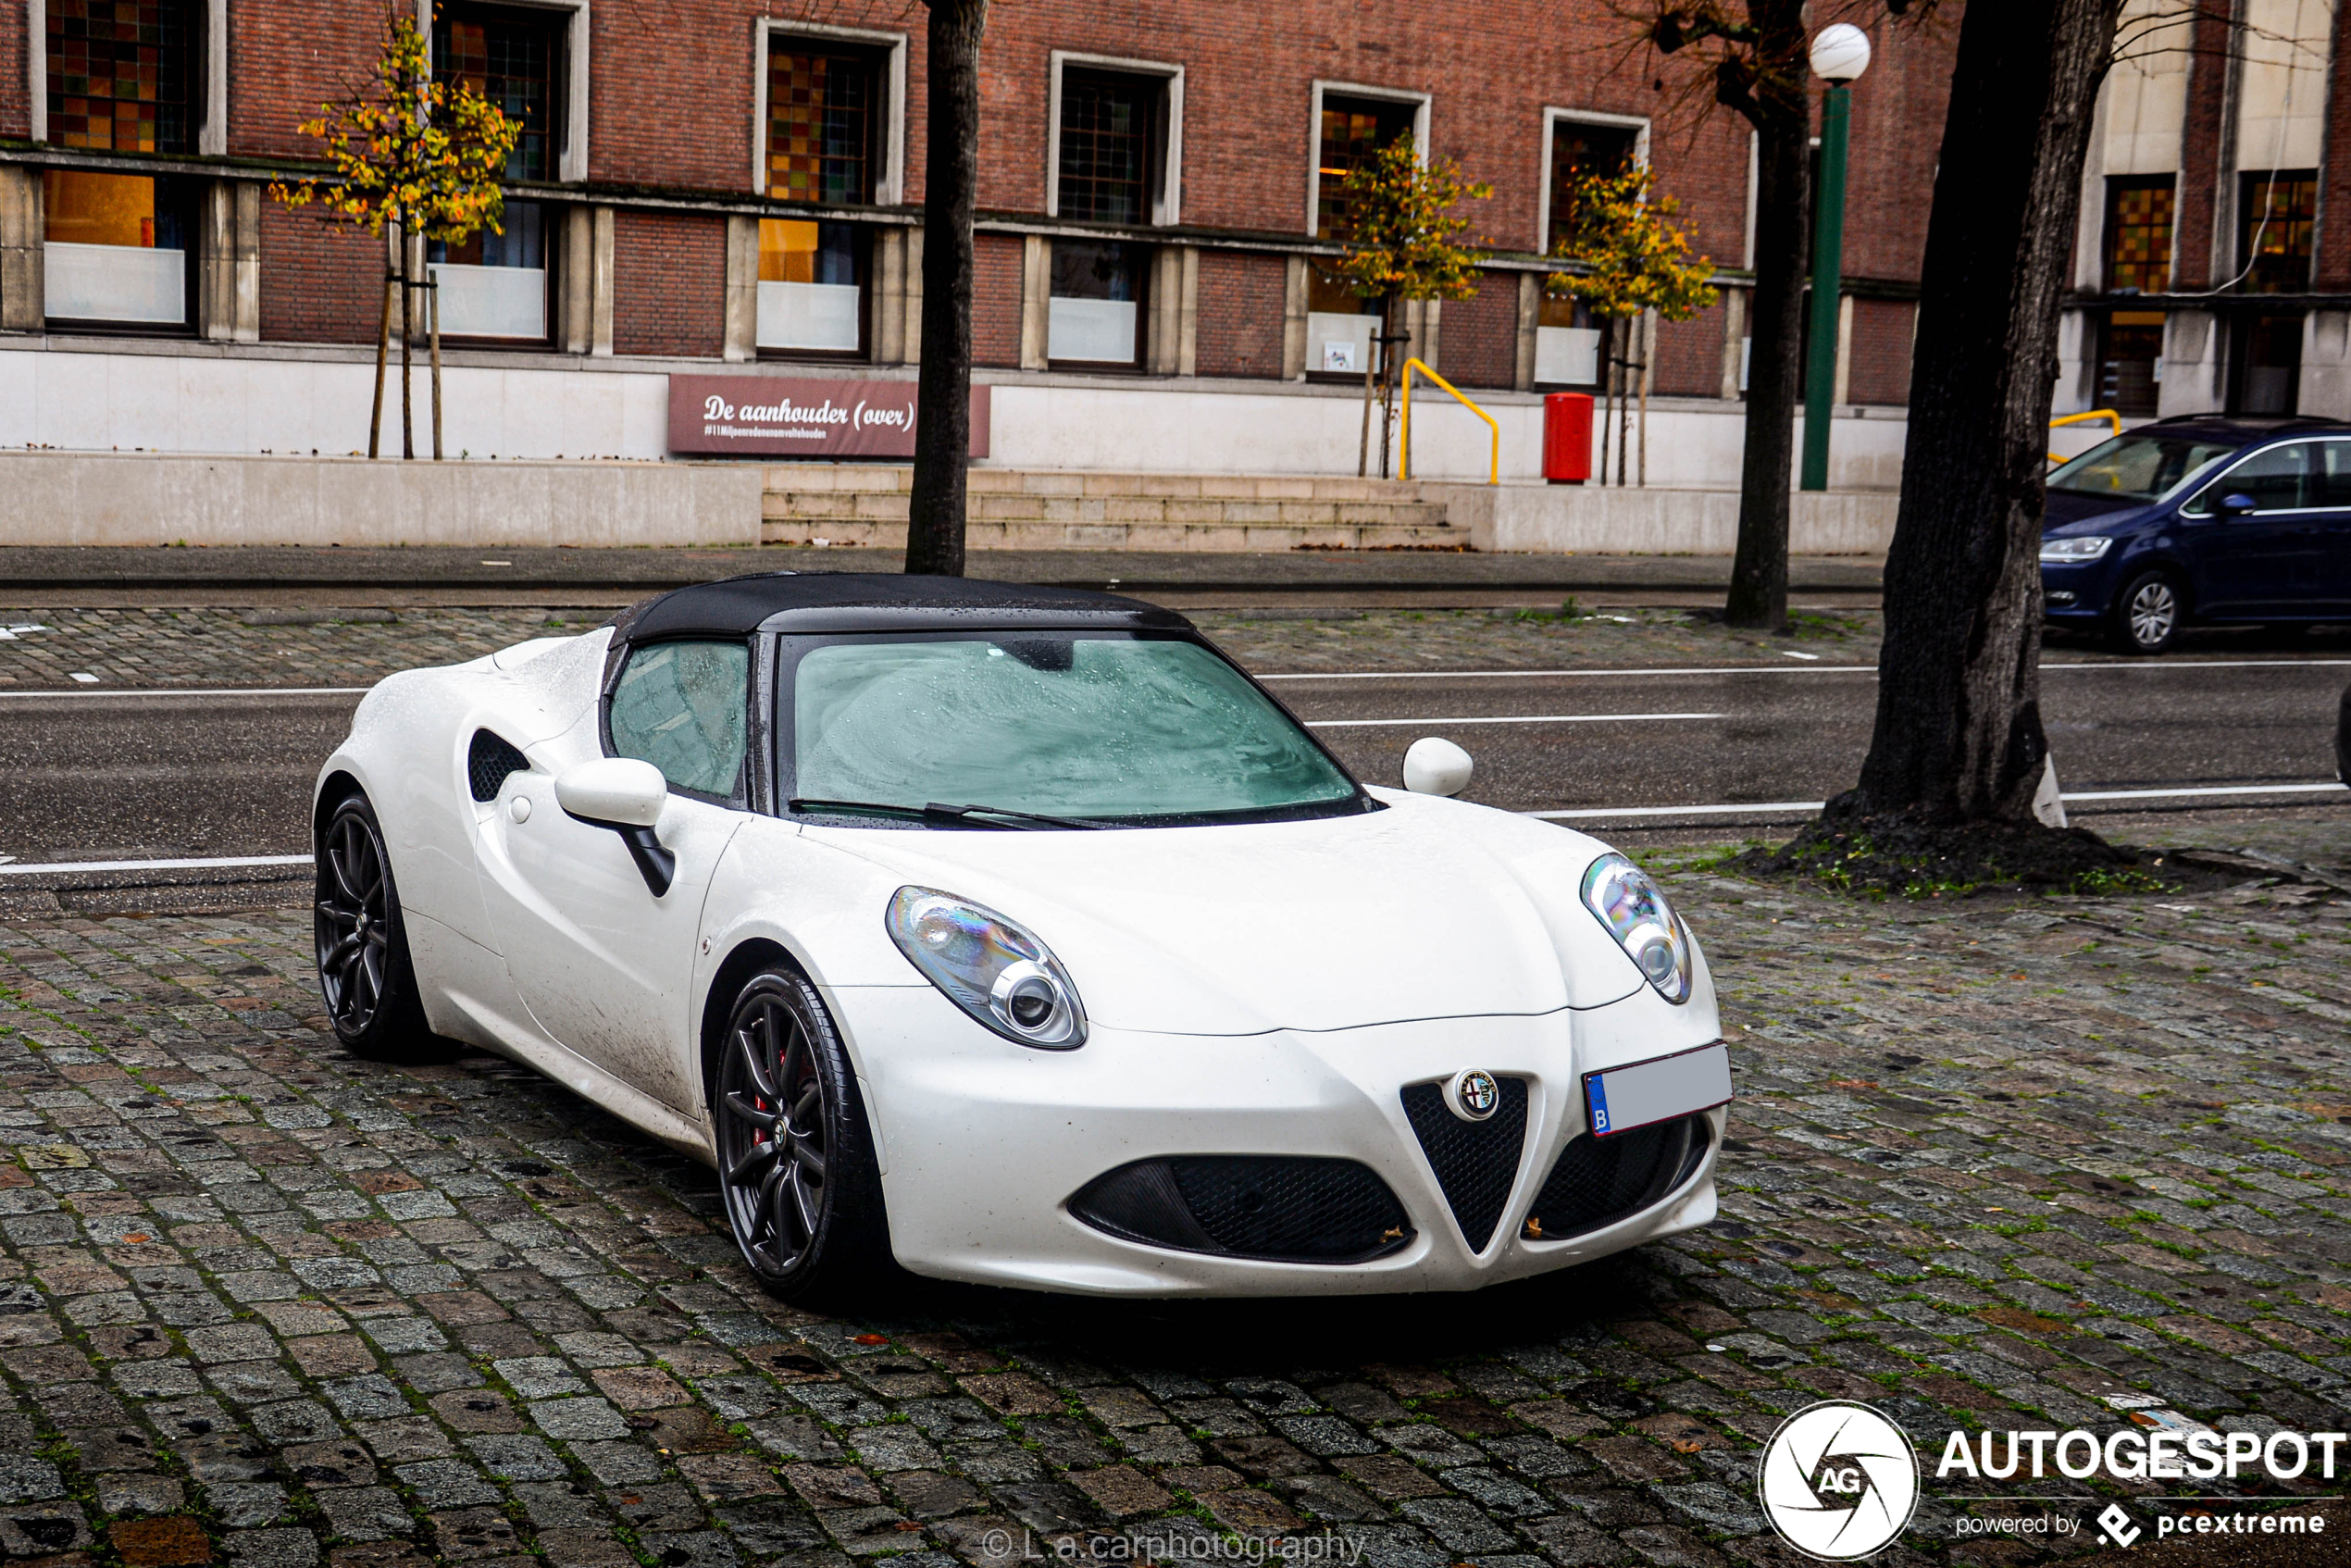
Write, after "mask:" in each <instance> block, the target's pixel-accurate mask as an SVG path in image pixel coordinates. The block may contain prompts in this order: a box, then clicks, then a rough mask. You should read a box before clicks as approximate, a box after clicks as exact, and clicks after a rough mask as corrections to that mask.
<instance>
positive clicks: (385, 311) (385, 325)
mask: <svg viewBox="0 0 2351 1568" xmlns="http://www.w3.org/2000/svg"><path fill="white" fill-rule="evenodd" d="M391 351H392V263H391V262H389V261H387V262H385V263H384V298H383V308H382V309H381V310H380V311H379V312H377V316H376V405H375V407H374V408H372V409H370V410H369V411H368V414H367V455H368V456H369V457H373V456H375V455H376V453H377V451H378V449H379V447H380V446H381V445H382V442H383V431H384V359H385V357H386V355H389V354H390V353H391Z"/></svg>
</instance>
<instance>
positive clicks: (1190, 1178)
mask: <svg viewBox="0 0 2351 1568" xmlns="http://www.w3.org/2000/svg"><path fill="white" fill-rule="evenodd" d="M1069 1212H1070V1213H1073V1214H1076V1216H1077V1217H1078V1218H1079V1219H1081V1220H1083V1221H1085V1222H1086V1223H1087V1224H1088V1225H1089V1226H1093V1227H1094V1228H1095V1229H1096V1230H1100V1231H1106V1232H1108V1233H1109V1234H1110V1235H1112V1236H1115V1237H1119V1238H1122V1239H1124V1240H1127V1241H1140V1242H1142V1243H1143V1244H1144V1245H1146V1246H1150V1247H1167V1248H1172V1249H1174V1250H1175V1251H1179V1252H1210V1253H1215V1254H1218V1255H1220V1256H1224V1257H1232V1258H1255V1259H1261V1260H1263V1261H1265V1262H1269V1263H1368V1262H1370V1261H1371V1260H1372V1259H1374V1258H1377V1257H1383V1256H1385V1255H1386V1254H1387V1253H1389V1252H1393V1251H1396V1250H1397V1249H1399V1248H1400V1247H1402V1246H1403V1245H1404V1244H1405V1243H1406V1242H1408V1241H1410V1240H1411V1239H1412V1224H1411V1222H1410V1221H1409V1220H1407V1219H1406V1217H1405V1214H1404V1206H1403V1205H1402V1204H1401V1203H1399V1202H1398V1201H1396V1194H1395V1193H1393V1192H1391V1191H1389V1190H1388V1187H1387V1183H1386V1182H1384V1181H1382V1180H1380V1178H1379V1176H1377V1174H1375V1172H1374V1171H1373V1170H1372V1169H1371V1167H1370V1166H1368V1165H1362V1164H1357V1163H1356V1162H1354V1161H1352V1160H1320V1159H1303V1158H1286V1157H1279V1156H1274V1155H1259V1154H1176V1155H1170V1156H1168V1157H1167V1158H1165V1159H1159V1160H1138V1161H1137V1162H1136V1163H1135V1164H1131V1165H1121V1166H1119V1167H1118V1169H1116V1170H1114V1171H1112V1172H1110V1173H1108V1174H1107V1175H1104V1176H1097V1177H1095V1178H1094V1179H1093V1180H1092V1181H1090V1182H1088V1183H1087V1184H1086V1186H1085V1187H1084V1188H1080V1189H1079V1191H1078V1193H1077V1195H1076V1197H1075V1198H1072V1199H1071V1200H1070V1201H1069Z"/></svg>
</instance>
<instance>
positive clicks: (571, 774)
mask: <svg viewBox="0 0 2351 1568" xmlns="http://www.w3.org/2000/svg"><path fill="white" fill-rule="evenodd" d="M555 803H556V804H557V805H559V806H561V807H563V808H564V812H565V814H566V815H568V816H572V817H575V818H577V819H578V820H579V821H581V822H585V823H587V824H588V825H589V826H591V827H592V828H611V829H612V830H613V831H614V832H616V833H617V834H619V835H620V841H621V842H622V843H624V844H627V845H628V857H629V858H630V859H631V860H633V861H635V862H636V863H637V870H638V873H639V875H641V876H642V877H644V879H645V886H646V887H648V888H650V889H652V890H653V897H655V898H659V897H661V896H662V894H664V893H665V892H667V891H669V884H670V882H671V880H672V879H673V878H675V877H677V875H678V857H677V856H676V855H674V854H672V853H670V852H668V851H667V850H665V849H664V848H662V847H661V840H660V839H659V837H657V836H656V835H655V834H654V832H653V828H654V826H655V825H656V824H658V823H659V822H660V821H661V808H662V807H663V806H665V805H666V804H668V803H669V780H667V779H666V778H663V777H662V776H661V769H659V768H657V767H655V766H654V765H653V764H651V763H649V762H640V761H638V760H637V759H636V758H635V757H599V758H598V759H597V760H596V761H594V762H584V763H581V764H579V765H578V766H576V767H567V768H566V769H564V771H563V772H561V773H559V774H557V775H555Z"/></svg>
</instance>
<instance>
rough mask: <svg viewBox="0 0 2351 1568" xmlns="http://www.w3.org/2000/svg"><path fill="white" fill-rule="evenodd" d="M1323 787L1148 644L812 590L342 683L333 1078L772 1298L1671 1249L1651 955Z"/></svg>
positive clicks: (1687, 998)
mask: <svg viewBox="0 0 2351 1568" xmlns="http://www.w3.org/2000/svg"><path fill="white" fill-rule="evenodd" d="M1406 773H1407V775H1408V778H1407V783H1408V785H1410V786H1412V787H1410V788H1407V789H1405V790H1387V789H1378V788H1373V787H1370V786H1367V785H1365V784H1363V783H1362V782H1360V781H1359V780H1358V779H1357V778H1355V777H1354V776H1353V775H1352V774H1350V772H1349V770H1348V769H1347V768H1346V767H1345V766H1344V765H1342V764H1341V763H1340V762H1339V761H1338V759H1337V757H1335V756H1334V755H1333V754H1332V753H1330V752H1329V751H1328V750H1327V749H1325V747H1324V746H1323V745H1322V744H1321V742H1320V741H1318V740H1316V738H1315V736H1314V734H1313V732H1312V730H1311V729H1310V728H1308V727H1306V726H1305V725H1303V724H1301V723H1300V721H1299V720H1298V719H1297V718H1295V717H1293V716H1291V715H1290V713H1289V712H1288V711H1287V709H1285V708H1284V707H1283V706H1282V704H1281V703H1279V702H1277V701H1275V698H1274V697H1273V696H1272V695H1271V694H1270V693H1269V692H1267V691H1265V690H1264V688H1263V687H1262V686H1260V685H1259V684H1258V683H1257V682H1256V681H1254V680H1253V679H1251V678H1250V676H1249V675H1248V674H1246V673H1245V672H1244V671H1242V670H1241V669H1240V668H1239V666H1237V665H1236V664H1235V663H1234V662H1233V661H1232V660H1231V659H1229V658H1227V657H1226V656H1225V654H1224V653H1220V652H1219V651H1218V650H1217V649H1216V648H1215V647H1214V646H1213V644H1211V643H1210V642H1209V641H1207V640H1206V639H1204V638H1203V637H1201V636H1200V633H1199V632H1198V631H1197V630H1195V629H1194V628H1193V627H1192V625H1191V623H1190V622H1188V620H1186V619H1185V618H1184V617H1183V616H1178V615H1176V614H1173V613H1172V612H1169V611H1167V610H1163V609H1158V608H1155V607H1153V606H1151V605H1149V604H1141V603H1138V602H1137V601H1135V600H1131V599H1122V598H1117V597H1113V596H1112V595H1108V594H1101V593H1084V592H1076V591H1055V590H1045V589H1033V588H1019V587H1012V586H1005V585H999V584H991V583H983V582H970V581H964V580H960V579H927V578H910V577H881V576H864V575H857V574H849V573H841V574H809V575H793V574H786V573H777V574H773V575H765V576H757V577H745V578H736V579H729V580H727V581H723V582H713V583H706V584H703V585H700V586H697V587H692V588H685V589H680V590H678V591H675V592H672V593H667V594H664V595H662V596H660V597H657V598H654V599H652V600H648V601H646V602H645V603H643V604H639V605H637V606H636V607H634V608H633V609H631V610H629V611H627V612H624V613H623V614H622V615H620V616H618V617H616V620H615V622H614V623H613V624H611V625H609V626H605V627H603V628H598V629H596V630H594V631H591V632H589V633H587V634H586V635H584V636H577V637H550V638H540V639H536V640H534V641H528V642H523V643H519V644H517V645H516V646H514V647H512V648H508V649H505V650H504V651H503V652H501V653H493V654H491V655H490V656H488V657H486V658H480V659H476V660H474V661H472V662H471V663H468V664H462V665H454V666H447V667H444V668H438V669H420V670H412V671H409V672H406V673H404V674H400V675H394V676H392V677H390V678H387V679H385V680H384V681H383V682H382V683H381V684H379V685H378V686H377V687H376V688H375V689H374V690H373V691H370V692H369V693H368V694H367V698H366V699H365V700H364V701H363V702H362V703H360V704H359V708H358V711H357V714H356V716H355V718H354V719H353V721H352V728H351V735H350V738H349V739H348V740H345V741H344V742H343V743H342V745H341V746H339V747H338V748H337V749H336V750H335V753H334V754H333V755H332V756H331V757H330V758H329V759H328V760H327V763H326V765H325V766H324V767H322V768H321V769H320V771H319V775H318V786H317V803H316V813H315V821H316V826H317V865H318V879H317V955H318V969H319V978H320V984H321V987H322V989H323V990H324V992H325V997H326V1003H327V1011H328V1014H329V1015H330V1017H331V1018H332V1020H333V1023H334V1027H335V1031H336V1034H337V1036H338V1037H339V1038H340V1039H341V1040H342V1042H343V1044H344V1045H346V1046H347V1047H348V1048H350V1049H351V1050H353V1051H355V1052H360V1053H362V1054H374V1055H379V1056H397V1055H400V1054H402V1053H404V1052H415V1051H417V1050H418V1049H420V1048H423V1047H427V1046H429V1045H430V1044H431V1043H432V1041H433V1037H435V1036H440V1037H444V1038H447V1039H456V1040H460V1041H465V1042H469V1043H471V1044H473V1045H476V1046H479V1047H483V1048H486V1049H488V1050H491V1051H493V1052H500V1053H503V1054H504V1055H506V1056H509V1057H512V1058H514V1059H515V1060H516V1061H518V1062H522V1063H525V1064H529V1065H530V1066H532V1067H534V1068H536V1069H537V1070H539V1071H541V1072H543V1073H545V1074H546V1075H547V1076H550V1077H553V1078H554V1079H556V1080H558V1081H559V1082H561V1083H563V1084H564V1085H566V1086H567V1087H568V1088H569V1089H572V1090H573V1091H574V1092H576V1093H578V1095H579V1096H580V1097H582V1098H583V1099H585V1100H588V1101H592V1102H594V1103H595V1104H597V1105H600V1106H602V1107H603V1108H604V1109H605V1110H607V1111H609V1112H611V1113H612V1114H615V1115H616V1116H618V1117H620V1118H621V1119H623V1120H625V1121H627V1122H629V1123H631V1124H633V1125H634V1126H637V1127H639V1128H641V1129H642V1130H643V1131H644V1132H646V1133H648V1134H650V1135H651V1136H652V1137H653V1138H656V1139H660V1140H662V1141H663V1142H665V1143H666V1144H669V1145H671V1146H673V1147H675V1148H677V1149H678V1150H681V1151H685V1152H687V1153H689V1154H690V1155H692V1156H694V1157H696V1158H697V1159H699V1160H702V1161H703V1162H705V1163H707V1164H710V1165H712V1166H713V1167H715V1171H716V1176H717V1181H718V1186H719V1188H720V1192H721V1195H722V1197H723V1199H724V1202H725V1207H726V1212H727V1217H728V1222H729V1223H730V1225H731V1226H732V1228H733V1231H734V1236H735V1239H736V1242H737V1243H738V1244H739V1245H740V1248H741V1251H742V1256H743V1259H744V1261H745V1263H748V1264H749V1266H750V1267H751V1268H752V1269H753V1272H755V1273H756V1274H757V1275H758V1276H760V1277H761V1278H762V1279H763V1280H765V1282H767V1284H768V1285H769V1286H770V1287H771V1288H775V1289H777V1290H778V1291H780V1292H784V1293H787V1294H798V1293H805V1292H809V1291H813V1290H817V1289H820V1288H831V1287H836V1286H841V1285H849V1284H853V1283H854V1282H855V1281H857V1280H859V1279H860V1278H869V1277H871V1276H873V1275H874V1274H875V1273H877V1271H881V1270H884V1269H886V1268H887V1267H888V1266H889V1264H890V1263H896V1264H897V1265H899V1266H902V1267H903V1268H905V1269H908V1270H911V1271H913V1272H914V1273H915V1274H919V1275H927V1276H936V1277H940V1278H946V1279H956V1280H967V1281H976V1282H981V1283H987V1284H995V1285H1006V1286H1015V1287H1023V1288H1035V1289H1044V1290H1060V1291H1079V1292H1088V1293H1096V1294H1133V1295H1187V1294H1188V1295H1250V1294H1309V1293H1337V1292H1361V1291H1394V1290H1424V1289H1466V1288H1475V1287H1479V1286H1484V1285H1488V1284H1492V1283H1495V1282H1497V1281H1500V1280H1506V1279H1512V1278H1517V1277H1521V1276H1527V1275H1532V1274H1536V1273H1540V1272H1542V1271H1545V1270H1549V1269H1556V1268H1560V1267H1562V1266H1564V1265H1566V1264H1570V1263H1578V1262H1581V1261H1584V1260H1586V1259H1589V1258H1593V1257H1596V1256H1598V1255H1600V1254H1603V1253H1607V1252H1611V1251H1619V1250H1621V1249H1623V1248H1626V1247H1631V1246H1634V1245H1636V1244H1638V1243H1641V1242H1644V1241H1648V1240H1650V1239H1653V1238H1658V1237H1661V1236H1668V1235H1672V1234H1673V1233H1675V1232H1677V1231H1684V1230H1688V1229H1691V1228H1693V1227H1695V1226H1700V1225H1703V1224H1705V1223H1706V1222H1707V1221H1708V1220H1710V1219H1711V1218H1712V1217H1713V1215H1714V1213H1715V1198H1714V1182H1713V1170H1714V1157H1715V1151H1716V1150H1717V1149H1718V1148H1719V1147H1720V1145H1721V1141H1722V1133H1723V1105H1724V1104H1725V1102H1726V1101H1728V1100H1729V1099H1730V1096H1731V1077H1730V1064H1729V1058H1728V1052H1727V1050H1726V1048H1725V1047H1724V1046H1723V1043H1722V1041H1721V1039H1720V1038H1719V1028H1718V1026H1717V1021H1716V1011H1715V1000H1714V990H1713V984H1712V981H1711V980H1710V977H1709V976H1708V972H1707V967H1706V962H1705V960H1704V958H1703V957H1702V956H1701V955H1700V953H1699V952H1698V944H1697V942H1696V941H1695V940H1693V939H1692V938H1691V936H1690V933H1689V931H1688V930H1687V928H1686V927H1685V926H1684V925H1683V923H1682V920H1681V918H1680V917H1679V916H1678V915H1676V914H1675V913H1674V912H1673V909H1672V908H1671V906H1670V905H1669V904H1668V903H1667V902H1666V899H1665V897H1664V895H1663V894H1662V893H1661V891H1660V890H1659V889H1658V887H1657V885H1656V884H1655V883H1654V882H1653V881H1651V880H1650V878H1649V877H1648V876H1647V875H1646V874H1645V873H1644V872H1642V871H1641V870H1640V868H1639V867H1637V866H1636V865H1634V864H1633V863H1632V862H1631V861H1629V860H1627V859H1626V858H1625V857H1624V856H1623V855H1620V854H1616V853H1614V852H1611V851H1610V850H1609V849H1608V848H1607V847H1606V846H1605V845H1602V844H1599V843H1597V842H1595V841H1594V840H1590V839H1587V838H1585V837H1583V836H1582V835H1580V834H1577V833H1574V832H1571V831H1568V830H1567V829H1564V828H1559V827H1556V826H1553V825H1551V824H1549V823H1547V822H1541V821H1537V820H1535V819H1533V818H1530V817H1526V816H1523V815H1516V814H1514V813H1511V812H1506V811H1499V810H1494V809H1491V808H1488V807H1485V806H1480V805H1474V804H1470V803H1465V802H1462V801H1460V800H1456V799H1452V798H1450V796H1451V795H1452V794H1453V793H1456V792H1458V791H1459V790H1461V789H1462V786H1463V785H1464V784H1465V783H1466V782H1467V778H1468V758H1467V757H1466V756H1465V755H1464V754H1463V753H1461V752H1459V751H1458V750H1457V749H1455V748H1453V747H1451V746H1450V745H1449V743H1447V742H1444V741H1442V740H1424V741H1422V742H1420V743H1419V745H1417V746H1416V747H1415V748H1414V750H1413V753H1412V755H1411V756H1410V757H1409V758H1408V760H1407V765H1406Z"/></svg>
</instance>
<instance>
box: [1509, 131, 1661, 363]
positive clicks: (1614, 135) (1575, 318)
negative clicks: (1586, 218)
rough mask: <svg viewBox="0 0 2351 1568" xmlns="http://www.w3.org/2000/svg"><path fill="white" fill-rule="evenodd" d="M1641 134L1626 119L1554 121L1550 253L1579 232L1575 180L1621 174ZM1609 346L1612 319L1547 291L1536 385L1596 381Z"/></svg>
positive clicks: (1537, 332)
mask: <svg viewBox="0 0 2351 1568" xmlns="http://www.w3.org/2000/svg"><path fill="white" fill-rule="evenodd" d="M1638 140H1639V134H1638V132H1637V131H1636V130H1635V129H1634V128H1633V127H1631V126H1627V125H1590V124H1586V123H1585V122H1584V121H1582V120H1574V119H1553V120H1552V121H1551V157H1550V212H1549V230H1550V231H1549V233H1547V234H1545V235H1544V237H1543V238H1544V244H1545V249H1546V251H1547V253H1549V254H1552V255H1556V254H1558V252H1559V251H1560V249H1561V247H1562V246H1563V245H1565V244H1566V243H1567V242H1568V240H1569V239H1570V238H1571V237H1572V236H1573V235H1574V232H1575V223H1576V214H1575V190H1576V186H1577V185H1578V184H1579V183H1580V182H1581V181H1582V180H1584V179H1586V177H1587V176H1590V175H1595V174H1598V175H1614V174H1622V173H1623V171H1624V170H1625V168H1627V167H1629V166H1630V165H1631V164H1632V162H1633V160H1634V155H1635V151H1636V147H1637V145H1638ZM1607 350H1608V322H1607V320H1606V319H1605V318H1604V317H1596V316H1594V315H1593V314H1592V312H1591V310H1590V308H1589V307H1588V306H1586V305H1585V304H1584V302H1583V301H1581V300H1573V299H1554V298H1552V297H1551V296H1550V295H1549V293H1548V292H1546V293H1545V294H1544V296H1543V303H1542V306H1541V309H1540V312H1539V314H1538V315H1537V316H1536V325H1535V381H1536V385H1537V386H1548V387H1590V386H1598V384H1599V380H1600V366H1601V361H1602V358H1603V356H1604V355H1606V353H1607Z"/></svg>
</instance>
